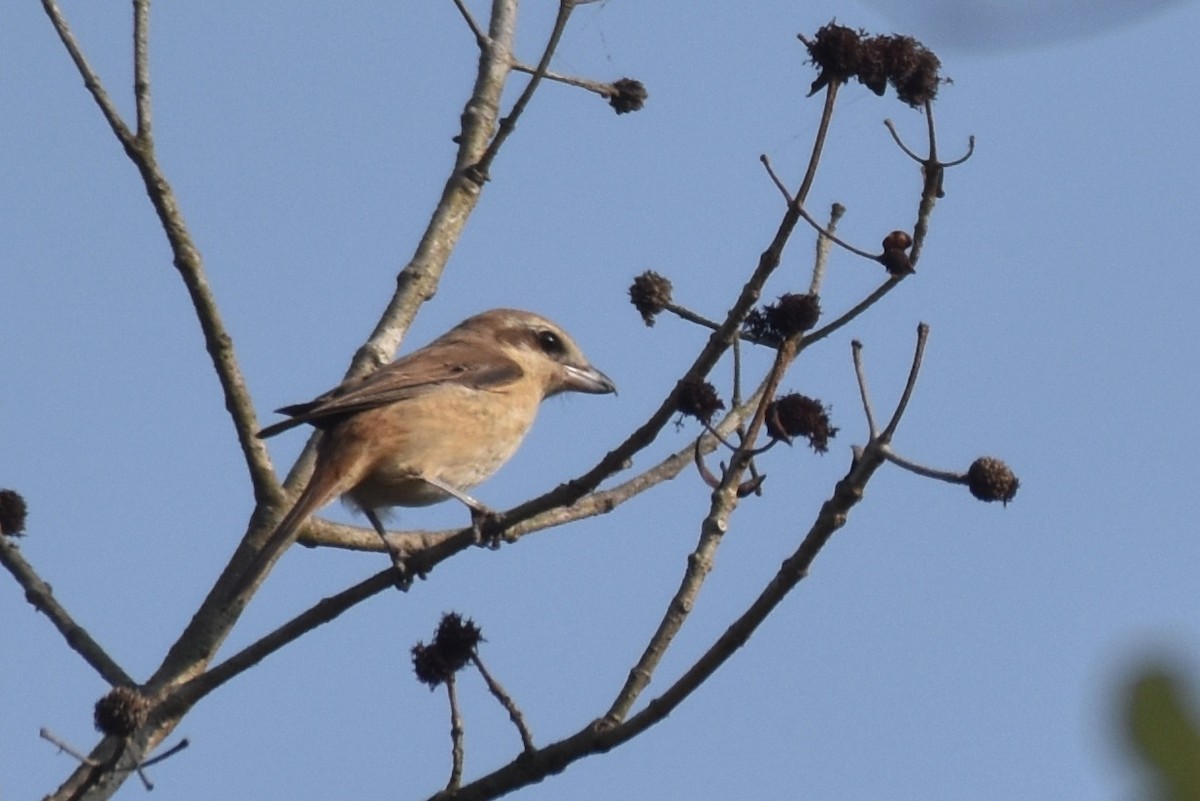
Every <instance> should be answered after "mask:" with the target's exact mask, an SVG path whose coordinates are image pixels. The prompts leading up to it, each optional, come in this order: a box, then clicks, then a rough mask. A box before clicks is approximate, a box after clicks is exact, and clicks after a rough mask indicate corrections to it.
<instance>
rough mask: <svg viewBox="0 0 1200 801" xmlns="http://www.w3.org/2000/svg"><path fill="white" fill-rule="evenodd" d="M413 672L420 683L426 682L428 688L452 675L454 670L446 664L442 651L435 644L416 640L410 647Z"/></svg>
mask: <svg viewBox="0 0 1200 801" xmlns="http://www.w3.org/2000/svg"><path fill="white" fill-rule="evenodd" d="M412 663H413V672H414V673H416V674H417V680H418V681H420V682H421V683H422V684H428V685H429V687H430V689H432V688H434V687H436V686H438V685H439V684H441V683H442V682H444V681H446V680H447V679H449V678H450V677H451V676H453V675H454V671H453V670H451V669H450V667H449V665H447V664H446V660H445V658H444V657H443V655H442V652H441V651H439V650H438V648H437V646H436V645H426V644H425V643H423V642H418V643H417V644H416V645H414V646H413V647H412Z"/></svg>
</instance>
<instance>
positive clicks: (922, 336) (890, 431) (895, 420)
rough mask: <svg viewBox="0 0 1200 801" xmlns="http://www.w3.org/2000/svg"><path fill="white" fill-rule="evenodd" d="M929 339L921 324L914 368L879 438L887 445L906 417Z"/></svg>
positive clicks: (927, 331)
mask: <svg viewBox="0 0 1200 801" xmlns="http://www.w3.org/2000/svg"><path fill="white" fill-rule="evenodd" d="M928 339H929V326H928V325H926V324H925V323H921V324H920V325H918V326H917V347H916V349H915V350H914V352H913V361H912V367H911V368H910V369H909V371H908V381H907V382H905V384H904V393H903V394H902V395H901V396H900V402H899V403H897V404H896V411H895V412H893V413H892V419H891V420H890V421H888V424H887V427H886V428H884V429H883V432H882V433H881V434H880V435H879V438H880V439H881V440H882V441H883V442H885V443H887V442H891V441H892V437H893V436H894V435H895V433H896V427H897V426H899V425H900V418H901V417H903V416H904V410H905V409H907V408H908V402H909V400H911V399H912V394H913V390H914V389H916V386H917V376H918V375H919V374H920V373H921V361H922V359H923V358H924V356H925V343H926V341H928Z"/></svg>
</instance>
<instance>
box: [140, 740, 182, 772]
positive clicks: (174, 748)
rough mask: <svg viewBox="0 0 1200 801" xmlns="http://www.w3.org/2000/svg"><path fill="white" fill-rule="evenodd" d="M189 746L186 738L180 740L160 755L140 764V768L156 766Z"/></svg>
mask: <svg viewBox="0 0 1200 801" xmlns="http://www.w3.org/2000/svg"><path fill="white" fill-rule="evenodd" d="M189 745H191V743H190V742H188V738H186V737H184V738H183V739H182V740H180V741H179V742H177V743H175V745H173V746H171V747H170V748H168V749H167V750H166V751H163V752H162V753H160V754H157V755H155V756H153V757H151V758H150V759H147V760H146V761H145V762H143V763H142V765H141V766H142V767H143V768H148V767H151V766H152V765H157V764H158V763H159V762H162V761H163V760H164V759H170V758H171V757H173V756H175V755H176V754H178V753H179V752H180V751H182V750H183V749H185V748H187V747H188V746H189Z"/></svg>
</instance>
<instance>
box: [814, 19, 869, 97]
mask: <svg viewBox="0 0 1200 801" xmlns="http://www.w3.org/2000/svg"><path fill="white" fill-rule="evenodd" d="M805 45H806V46H807V47H808V55H809V60H810V61H812V63H813V65H814V66H816V68H817V71H818V75H817V79H816V80H815V81H813V83H812V86H811V87H810V89H809V92H808V93H809V95H814V94H816V93H817V92H819V91H821V90H822V89H824V88H825V86H826V84H829V83H832V82H834V81H837V82H839V83H845V82H846V81H847V80H849V79H850V78H851V76H853V75H855V74H857V72H858V69H859V65H860V63H861V62H862V52H861V51H862V33H861V32H860V31H856V30H854V29H853V28H847V27H846V26H845V25H838V24H837V23H836V22H830V23H829V24H828V25H825V26H824V27H822V28H821V29H820V30H818V31H817V35H816V36H815V37H813V39H812V41H811V42H810V41H808V40H805Z"/></svg>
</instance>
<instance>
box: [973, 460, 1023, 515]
mask: <svg viewBox="0 0 1200 801" xmlns="http://www.w3.org/2000/svg"><path fill="white" fill-rule="evenodd" d="M1020 486H1021V482H1020V481H1019V480H1018V479H1017V477H1016V475H1014V474H1013V471H1012V470H1010V469H1009V467H1008V465H1006V464H1005V463H1004V462H1002V461H1000V460H999V459H994V458H992V457H990V456H981V457H979V458H978V459H976V460H975V461H974V462H972V463H971V467H970V468H969V469H968V470H967V487H968V488H969V489H970V490H971V494H972V495H974V496H975V497H976V498H978V499H979V500H981V501H987V502H989V503H990V502H992V501H1000V502H1001V503H1003V504H1004V505H1005V506H1008V502H1009V501H1011V500H1012V499H1013V498H1015V497H1016V495H1017V488H1018V487H1020Z"/></svg>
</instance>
